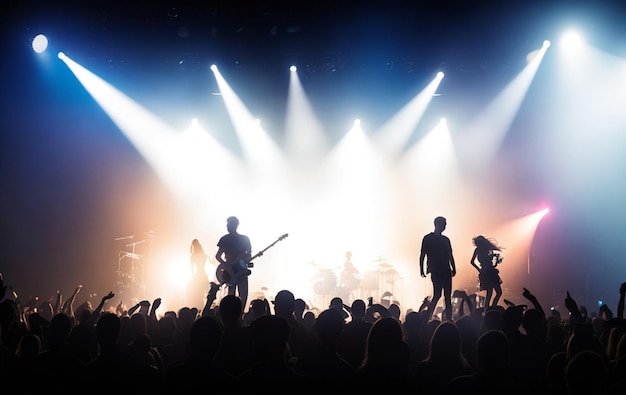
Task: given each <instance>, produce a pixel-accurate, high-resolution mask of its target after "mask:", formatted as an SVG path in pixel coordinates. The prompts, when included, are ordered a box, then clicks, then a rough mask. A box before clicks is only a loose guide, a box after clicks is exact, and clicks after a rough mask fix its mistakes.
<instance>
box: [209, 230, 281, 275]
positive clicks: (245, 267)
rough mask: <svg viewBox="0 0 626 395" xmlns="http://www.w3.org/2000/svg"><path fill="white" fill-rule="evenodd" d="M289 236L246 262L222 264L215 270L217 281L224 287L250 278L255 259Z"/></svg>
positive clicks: (244, 260)
mask: <svg viewBox="0 0 626 395" xmlns="http://www.w3.org/2000/svg"><path fill="white" fill-rule="evenodd" d="M287 236H289V235H288V234H287V233H285V234H284V235H282V236H280V237H279V238H278V239H276V241H274V242H273V243H272V244H270V245H268V246H267V247H265V248H264V249H263V250H261V251H259V252H257V253H256V254H254V255H253V256H252V257H250V259H248V260H246V259H237V260H235V261H234V262H232V263H228V262H227V263H220V264H219V265H218V266H217V269H216V270H215V278H216V279H217V281H219V282H220V285H223V284H227V285H235V284H237V282H238V281H239V279H241V278H242V277H246V276H249V275H250V274H252V271H251V270H250V269H249V268H250V267H253V266H254V264H253V263H252V260H253V259H255V258H258V257H260V256H261V255H263V253H264V252H265V251H267V250H268V249H270V248H271V247H273V246H274V244H276V243H278V242H279V241H281V240H283V239H285V238H286V237H287Z"/></svg>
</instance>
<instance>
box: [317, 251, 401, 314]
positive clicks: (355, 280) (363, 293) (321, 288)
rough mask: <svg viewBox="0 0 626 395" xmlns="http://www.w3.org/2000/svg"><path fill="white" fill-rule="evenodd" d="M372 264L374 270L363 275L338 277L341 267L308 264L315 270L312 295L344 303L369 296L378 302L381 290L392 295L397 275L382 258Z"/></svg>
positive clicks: (347, 274)
mask: <svg viewBox="0 0 626 395" xmlns="http://www.w3.org/2000/svg"><path fill="white" fill-rule="evenodd" d="M373 262H376V263H377V264H378V265H377V266H378V268H377V269H375V270H369V271H365V272H364V273H363V274H361V273H349V272H346V271H343V272H341V273H340V275H337V271H340V270H341V267H335V268H332V267H327V266H324V265H320V264H318V263H316V262H310V263H309V264H311V265H313V266H314V267H315V269H316V271H315V275H314V276H313V278H312V280H313V292H314V294H315V295H317V296H319V297H321V298H323V299H330V298H333V297H340V298H341V299H342V300H343V301H344V303H351V302H352V301H353V300H354V299H365V298H367V297H370V296H373V297H374V299H376V300H378V299H379V295H378V294H379V292H380V291H381V290H384V291H385V292H386V293H390V292H391V294H393V292H394V291H395V288H396V285H395V283H396V280H397V278H399V273H398V272H397V271H396V270H395V269H394V267H393V265H391V264H389V263H388V262H387V261H386V260H385V259H383V258H379V259H377V260H375V261H373Z"/></svg>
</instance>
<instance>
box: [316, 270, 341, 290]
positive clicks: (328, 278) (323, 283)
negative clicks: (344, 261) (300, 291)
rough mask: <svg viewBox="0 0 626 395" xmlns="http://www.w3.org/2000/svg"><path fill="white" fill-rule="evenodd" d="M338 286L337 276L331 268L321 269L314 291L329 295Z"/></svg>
mask: <svg viewBox="0 0 626 395" xmlns="http://www.w3.org/2000/svg"><path fill="white" fill-rule="evenodd" d="M336 287H337V276H336V275H335V273H333V271H332V270H330V269H323V270H320V273H319V276H318V277H317V280H316V281H315V283H314V284H313V292H315V293H316V294H318V295H329V294H331V293H332V292H333V291H334V289H335V288H336Z"/></svg>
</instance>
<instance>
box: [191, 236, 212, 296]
mask: <svg viewBox="0 0 626 395" xmlns="http://www.w3.org/2000/svg"><path fill="white" fill-rule="evenodd" d="M208 258H209V256H208V254H207V253H206V252H205V251H204V248H203V247H202V244H201V243H200V240H198V239H193V240H192V241H191V246H190V247H189V265H190V270H191V279H190V284H189V288H188V297H187V301H186V304H188V305H189V306H190V307H197V308H202V307H203V306H204V297H205V295H206V290H207V285H208V277H207V275H206V271H205V269H204V267H205V265H206V262H207V259H208Z"/></svg>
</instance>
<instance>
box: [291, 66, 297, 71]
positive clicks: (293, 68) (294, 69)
mask: <svg viewBox="0 0 626 395" xmlns="http://www.w3.org/2000/svg"><path fill="white" fill-rule="evenodd" d="M289 70H291V71H296V70H298V68H297V67H296V66H291V67H290V68H289Z"/></svg>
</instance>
